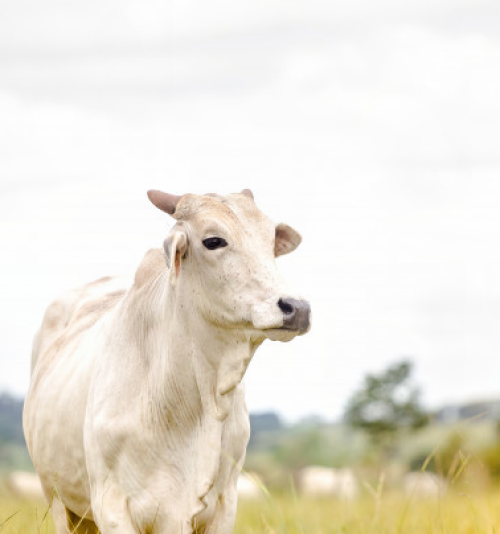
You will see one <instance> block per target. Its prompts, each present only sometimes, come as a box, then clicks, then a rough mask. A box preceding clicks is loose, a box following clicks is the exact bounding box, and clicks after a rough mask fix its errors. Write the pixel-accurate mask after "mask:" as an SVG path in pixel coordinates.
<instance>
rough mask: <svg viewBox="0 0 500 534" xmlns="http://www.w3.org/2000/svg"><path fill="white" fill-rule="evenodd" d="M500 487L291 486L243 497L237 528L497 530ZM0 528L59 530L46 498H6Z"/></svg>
mask: <svg viewBox="0 0 500 534" xmlns="http://www.w3.org/2000/svg"><path fill="white" fill-rule="evenodd" d="M497 532H500V490H498V489H495V490H491V491H488V492H482V491H481V490H475V491H474V492H472V493H467V492H466V491H459V490H456V491H455V490H454V491H451V492H449V493H448V494H447V495H446V496H444V497H443V498H440V499H438V500H421V499H415V498H411V497H410V498H408V497H405V496H403V495H402V494H401V493H397V492H389V493H385V492H384V491H380V490H379V491H376V490H375V489H370V488H365V491H363V495H362V496H361V497H360V499H358V500H355V501H352V502H341V501H338V500H331V499H326V498H322V499H304V498H302V497H299V496H297V495H295V494H294V493H293V492H289V493H286V494H281V495H270V494H268V495H266V496H265V497H264V498H262V499H260V500H258V501H256V500H248V501H245V500H240V502H239V505H238V515H237V519H236V526H235V529H234V534H425V533H429V534H495V533H497ZM0 533H2V534H54V533H55V530H54V528H53V524H52V518H51V516H50V513H47V507H46V506H45V505H44V504H35V503H32V502H31V503H30V502H22V501H17V500H13V499H9V498H2V499H1V501H0Z"/></svg>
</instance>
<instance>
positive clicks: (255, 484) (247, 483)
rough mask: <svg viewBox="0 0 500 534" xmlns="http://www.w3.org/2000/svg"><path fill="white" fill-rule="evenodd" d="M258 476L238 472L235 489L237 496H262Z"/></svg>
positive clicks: (261, 486) (248, 497)
mask: <svg viewBox="0 0 500 534" xmlns="http://www.w3.org/2000/svg"><path fill="white" fill-rule="evenodd" d="M262 488H263V485H262V482H261V480H260V478H259V477H258V476H257V475H255V474H253V473H240V476H239V477H238V482H237V484H236V489H237V491H238V497H240V498H242V499H247V500H254V499H260V498H261V497H263V496H264V491H263V489H262Z"/></svg>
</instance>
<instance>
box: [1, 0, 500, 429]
mask: <svg viewBox="0 0 500 534" xmlns="http://www.w3.org/2000/svg"><path fill="white" fill-rule="evenodd" d="M499 29H500V4H498V2H495V1H494V0H462V1H451V0H432V1H430V0H423V1H422V0H418V1H417V0H407V1H405V2H400V1H396V0H382V1H380V2H370V1H368V0H350V1H337V2H323V1H320V0H307V1H305V0H296V1H290V0H287V1H284V0H266V1H261V0H252V1H250V0H241V1H239V2H230V1H229V0H217V1H212V2H207V1H202V0H182V1H179V0H166V1H165V0H163V1H158V0H140V1H139V0H125V1H123V0H122V1H117V0H99V1H95V0H86V1H83V0H72V1H70V2H61V1H59V0H43V1H34V0H18V1H16V2H4V3H2V4H1V6H0V187H1V189H0V191H1V194H0V242H1V262H0V266H1V267H0V268H1V274H2V276H1V277H0V294H1V299H0V324H1V333H2V335H1V344H0V390H2V391H5V392H6V393H7V394H8V395H9V396H8V397H5V399H10V398H11V397H12V396H13V397H15V398H21V397H22V396H23V395H24V394H25V392H26V390H27V386H28V381H29V360H30V351H31V340H32V337H33V334H34V332H35V331H36V329H37V328H38V325H39V323H40V320H41V317H42V314H43V311H44V309H45V307H46V306H47V304H48V303H49V302H50V301H51V299H53V298H54V296H56V295H57V294H58V293H60V292H62V291H64V290H66V289H67V288H69V287H73V286H75V285H78V284H81V283H84V282H87V281H89V280H92V279H94V278H98V277H101V276H103V275H106V274H130V275H131V274H133V272H134V270H135V268H136V266H137V265H138V263H139V262H140V260H141V258H142V256H143V254H144V252H145V251H146V250H147V249H148V248H150V247H152V246H160V245H161V243H162V241H163V239H164V237H165V236H166V234H167V232H168V230H169V228H170V226H171V220H169V219H168V218H167V217H166V216H165V215H164V214H162V213H161V212H159V211H158V210H156V209H155V208H154V207H153V206H152V205H151V204H150V203H149V202H148V200H147V197H146V191H147V190H148V189H150V188H157V189H163V190H165V191H168V192H171V193H174V194H182V193H185V192H192V193H205V192H217V193H228V192H234V191H239V190H241V189H243V188H251V189H252V190H253V192H254V194H255V198H256V202H257V204H258V206H259V207H260V208H261V209H262V210H263V211H264V212H265V213H266V214H267V215H269V216H270V217H271V218H272V219H273V220H275V221H276V222H280V221H283V222H286V223H288V224H290V225H292V226H293V227H295V228H296V229H297V230H299V231H300V232H301V233H302V235H303V238H304V241H303V244H302V245H301V247H299V249H298V250H297V251H296V252H295V253H293V254H291V255H290V256H287V257H284V258H280V259H279V260H278V261H279V263H280V264H281V269H282V271H283V272H284V274H285V276H286V278H287V279H288V281H289V283H290V285H291V286H292V287H294V288H296V290H297V291H298V292H300V293H302V294H303V295H304V296H306V297H307V298H308V299H309V300H310V301H311V304H312V308H313V329H312V331H311V332H310V334H308V335H307V336H304V337H302V338H300V339H296V340H294V341H293V342H292V343H290V344H278V343H270V342H268V343H266V344H264V346H263V347H262V348H261V349H260V350H259V351H258V352H257V355H256V357H255V359H254V361H253V362H252V364H251V366H250V368H249V371H248V374H247V380H246V383H247V400H248V406H249V409H250V411H251V412H252V413H255V414H262V413H268V414H269V413H272V414H275V415H276V416H277V417H278V418H279V421H281V423H280V424H289V425H294V424H299V423H301V422H304V421H307V420H309V421H310V420H311V416H314V417H315V418H316V419H318V418H319V420H321V421H326V422H329V423H333V422H337V421H339V420H340V419H342V418H343V416H344V414H345V411H346V409H347V406H348V401H349V399H350V398H351V397H352V395H353V393H354V392H355V391H356V390H357V389H359V388H360V387H361V386H362V384H363V379H364V377H365V376H366V375H367V374H369V373H375V374H377V373H381V372H383V371H384V369H387V368H388V367H390V366H391V365H393V364H394V363H395V362H399V361H402V360H405V361H410V362H411V363H412V378H413V380H414V383H415V384H418V387H419V390H420V401H421V405H422V406H423V408H425V410H427V411H429V412H438V411H439V410H441V409H442V408H443V407H446V406H448V407H449V406H451V407H452V408H453V407H454V409H455V412H454V413H458V412H457V410H458V409H459V407H460V406H462V405H467V404H468V403H469V404H470V403H472V402H477V401H481V402H482V401H488V402H490V401H491V402H493V404H491V405H490V404H488V406H493V405H494V401H495V400H496V399H497V398H500V385H499V379H498V377H499V374H500V359H499V354H500V330H499V328H498V325H499V322H500V247H499V246H498V243H499V242H500V209H499V208H500V178H499V171H500V153H499V146H500V99H499V95H500V68H499V66H500V32H499ZM9 402H10V401H9ZM12 402H14V401H12ZM488 409H489V408H488ZM479 411H481V410H479ZM275 422H276V420H275Z"/></svg>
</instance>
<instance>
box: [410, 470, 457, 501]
mask: <svg viewBox="0 0 500 534" xmlns="http://www.w3.org/2000/svg"><path fill="white" fill-rule="evenodd" d="M403 488H404V491H405V493H406V495H407V496H408V497H418V498H431V499H437V498H439V497H442V496H443V495H444V494H445V493H446V491H447V489H448V483H447V482H446V480H445V479H444V478H443V477H441V476H439V475H437V474H435V473H428V472H423V473H422V472H420V471H418V472H413V473H406V474H405V475H404V477H403Z"/></svg>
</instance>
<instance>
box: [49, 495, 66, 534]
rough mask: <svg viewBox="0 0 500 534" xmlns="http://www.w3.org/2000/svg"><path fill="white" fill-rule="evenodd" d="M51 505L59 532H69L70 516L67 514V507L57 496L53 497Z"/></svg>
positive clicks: (63, 533) (62, 533)
mask: <svg viewBox="0 0 500 534" xmlns="http://www.w3.org/2000/svg"><path fill="white" fill-rule="evenodd" d="M50 507H51V511H52V517H53V519H54V525H55V527H56V532H57V534H68V532H69V530H68V516H67V514H66V507H65V506H64V504H63V503H62V502H61V501H60V500H59V499H57V498H56V497H54V498H53V500H52V503H51V505H50Z"/></svg>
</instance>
